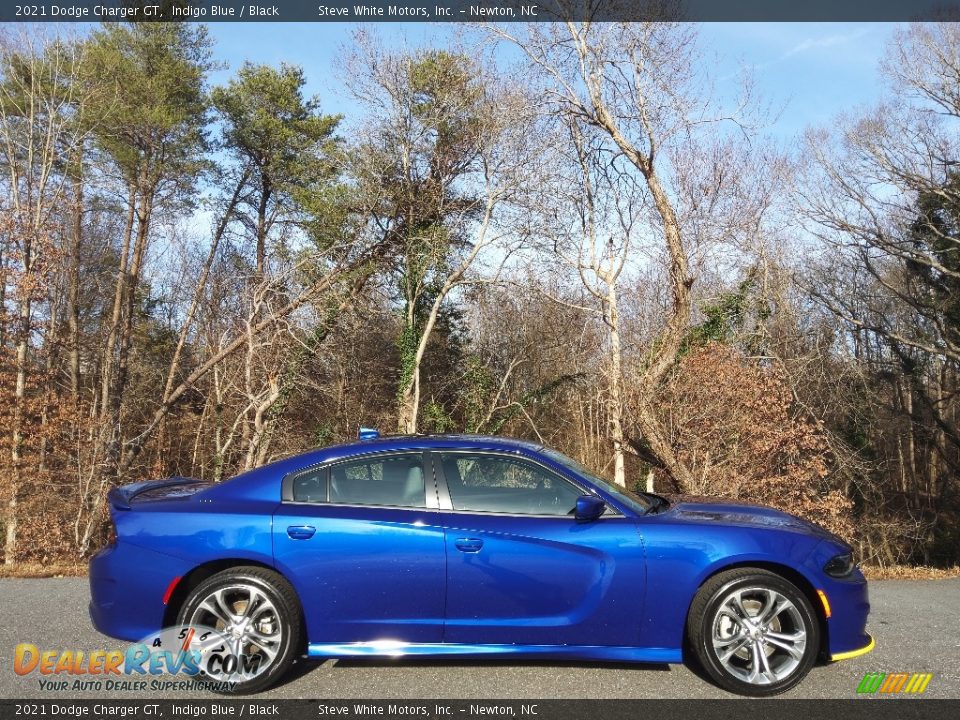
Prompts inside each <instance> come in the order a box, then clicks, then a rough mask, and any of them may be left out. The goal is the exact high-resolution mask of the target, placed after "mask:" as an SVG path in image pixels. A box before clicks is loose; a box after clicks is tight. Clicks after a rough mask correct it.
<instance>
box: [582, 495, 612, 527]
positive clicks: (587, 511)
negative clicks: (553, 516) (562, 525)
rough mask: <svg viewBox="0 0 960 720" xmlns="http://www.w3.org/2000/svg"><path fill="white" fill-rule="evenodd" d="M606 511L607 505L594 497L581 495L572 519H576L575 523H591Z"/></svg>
mask: <svg viewBox="0 0 960 720" xmlns="http://www.w3.org/2000/svg"><path fill="white" fill-rule="evenodd" d="M606 509H607V504H606V503H605V502H604V501H603V500H602V499H601V498H598V497H597V496H596V495H581V496H580V497H578V498H577V508H576V511H575V512H574V517H576V519H577V522H582V523H587V522H593V521H594V520H597V519H598V518H599V517H600V516H601V515H603V511H604V510H606Z"/></svg>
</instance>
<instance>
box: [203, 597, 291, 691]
mask: <svg viewBox="0 0 960 720" xmlns="http://www.w3.org/2000/svg"><path fill="white" fill-rule="evenodd" d="M190 624H191V625H197V626H207V627H212V628H214V629H215V630H217V631H218V634H219V636H220V643H219V646H218V647H217V648H214V649H210V650H209V651H210V652H214V653H216V652H217V651H219V652H220V655H221V657H220V658H219V662H217V663H215V664H211V663H209V662H207V663H205V672H204V674H206V675H207V676H208V677H212V678H214V679H217V680H225V681H229V682H244V681H247V680H252V679H253V678H255V677H257V676H259V675H261V674H262V673H264V672H265V671H266V670H267V669H268V668H269V667H270V666H271V665H272V664H273V663H274V661H275V660H276V658H277V655H278V654H279V653H280V648H281V644H282V641H283V632H284V628H283V624H282V623H281V621H280V613H279V612H278V611H277V608H276V607H275V606H274V604H273V602H272V601H271V600H270V598H269V597H267V595H266V593H264V592H263V591H262V590H261V589H260V588H258V587H256V586H254V585H249V584H247V583H237V584H234V585H228V586H226V587H222V588H218V589H216V590H214V591H212V592H211V593H210V594H209V595H207V596H206V597H205V598H204V599H203V600H202V601H201V602H200V604H199V605H198V606H197V609H196V610H194V612H193V615H192V616H191V617H190Z"/></svg>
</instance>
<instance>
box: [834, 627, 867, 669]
mask: <svg viewBox="0 0 960 720" xmlns="http://www.w3.org/2000/svg"><path fill="white" fill-rule="evenodd" d="M867 637H868V638H870V642H869V643H867V644H866V645H865V646H863V647H862V648H859V649H857V650H848V651H847V652H842V653H836V654H834V655H831V656H830V660H832V661H833V662H837V661H838V660H851V659H853V658H855V657H860V656H861V655H866V654H867V653H868V652H870V651H871V650H873V647H874V645H876V642H875V641H874V639H873V636H872V635H870V634H869V633H867Z"/></svg>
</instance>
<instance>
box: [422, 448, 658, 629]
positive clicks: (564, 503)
mask: <svg viewBox="0 0 960 720" xmlns="http://www.w3.org/2000/svg"><path fill="white" fill-rule="evenodd" d="M433 458H434V464H435V467H437V468H438V470H439V471H440V474H441V475H442V478H445V480H446V490H447V493H448V494H449V502H447V499H446V498H444V497H443V494H442V500H441V503H442V504H448V505H449V508H448V509H446V508H445V509H444V511H443V512H442V516H443V524H444V528H445V535H446V552H447V608H446V628H445V631H444V641H445V642H450V643H467V644H481V645H482V644H517V645H560V644H564V645H637V644H639V639H640V638H639V635H640V626H641V622H640V616H641V613H642V602H643V589H644V556H643V547H642V544H641V541H640V536H639V534H638V532H637V530H636V527H635V526H634V524H633V521H631V520H629V519H627V518H625V517H622V516H620V515H619V514H617V513H616V512H608V514H606V515H604V516H603V517H601V518H600V519H599V520H597V521H595V522H592V523H577V522H576V520H575V519H574V516H573V509H574V506H575V504H576V499H577V497H578V496H579V495H581V494H583V492H584V490H583V489H581V488H579V487H577V486H576V485H575V484H573V483H572V482H570V481H569V480H567V479H565V478H563V477H561V476H560V475H558V474H556V473H555V472H554V471H553V470H551V469H549V468H546V467H545V466H542V465H540V464H538V463H535V462H533V461H532V460H528V459H524V458H520V457H517V456H513V455H503V454H496V453H471V452H444V453H435V454H433ZM441 487H443V485H441Z"/></svg>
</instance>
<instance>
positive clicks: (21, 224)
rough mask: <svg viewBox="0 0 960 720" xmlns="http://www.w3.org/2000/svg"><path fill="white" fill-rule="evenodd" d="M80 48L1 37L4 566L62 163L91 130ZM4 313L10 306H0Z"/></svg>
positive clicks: (12, 537) (34, 36)
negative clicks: (7, 324)
mask: <svg viewBox="0 0 960 720" xmlns="http://www.w3.org/2000/svg"><path fill="white" fill-rule="evenodd" d="M82 59H83V58H82V45H80V44H78V43H76V42H73V41H72V40H61V39H59V38H56V37H52V36H50V35H48V34H47V33H45V32H44V31H42V30H41V29H38V28H27V29H25V30H23V31H21V32H19V33H17V34H9V33H4V34H3V35H0V161H2V167H3V171H4V182H3V185H5V186H6V187H5V189H6V192H5V193H4V196H5V198H6V199H5V201H3V202H2V205H0V212H2V214H3V223H2V224H3V235H4V245H5V246H7V247H5V248H4V252H3V254H4V255H5V256H6V257H7V258H11V257H12V258H13V265H12V267H10V266H8V267H6V268H5V271H4V274H5V277H4V294H6V284H7V282H8V281H9V280H11V279H12V280H13V285H14V288H15V293H14V295H15V299H16V305H17V308H16V314H15V323H14V328H13V335H14V344H15V360H14V362H15V364H16V378H15V381H14V385H15V387H14V397H13V403H14V414H13V420H12V423H11V440H10V448H11V450H10V467H11V472H10V473H9V476H8V480H7V483H8V484H9V488H8V492H7V494H8V498H7V508H6V512H5V515H4V526H5V533H6V537H5V541H4V551H5V562H6V563H8V564H10V563H13V562H14V560H15V559H16V550H17V502H18V495H19V492H20V488H21V484H22V477H21V473H22V471H23V445H24V429H25V426H24V422H25V420H24V413H25V402H26V392H27V381H28V375H29V374H30V359H29V357H28V355H29V352H30V344H31V340H30V338H31V334H32V331H33V322H34V317H33V310H34V303H35V301H36V300H37V299H38V298H40V297H42V296H43V287H44V285H45V282H46V280H45V278H46V276H47V274H48V273H49V272H51V271H52V269H53V268H54V267H55V266H56V265H55V261H54V258H53V248H54V243H53V241H52V240H53V234H54V230H55V226H56V223H57V217H56V213H57V212H58V209H59V206H60V204H61V202H63V200H64V197H65V192H66V180H65V176H64V174H63V172H62V167H61V164H62V158H63V157H64V156H65V155H66V156H67V157H69V156H71V155H72V154H73V153H74V152H75V150H76V148H78V147H80V146H81V145H82V143H83V141H84V137H85V134H86V132H87V128H86V127H85V125H84V124H83V123H82V122H78V116H80V115H82V113H83V110H84V108H83V106H84V101H85V95H84V90H83V89H82V87H81V85H80V83H78V82H77V80H78V77H79V74H80V67H81V63H82ZM0 312H3V313H6V308H5V307H4V308H0Z"/></svg>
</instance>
